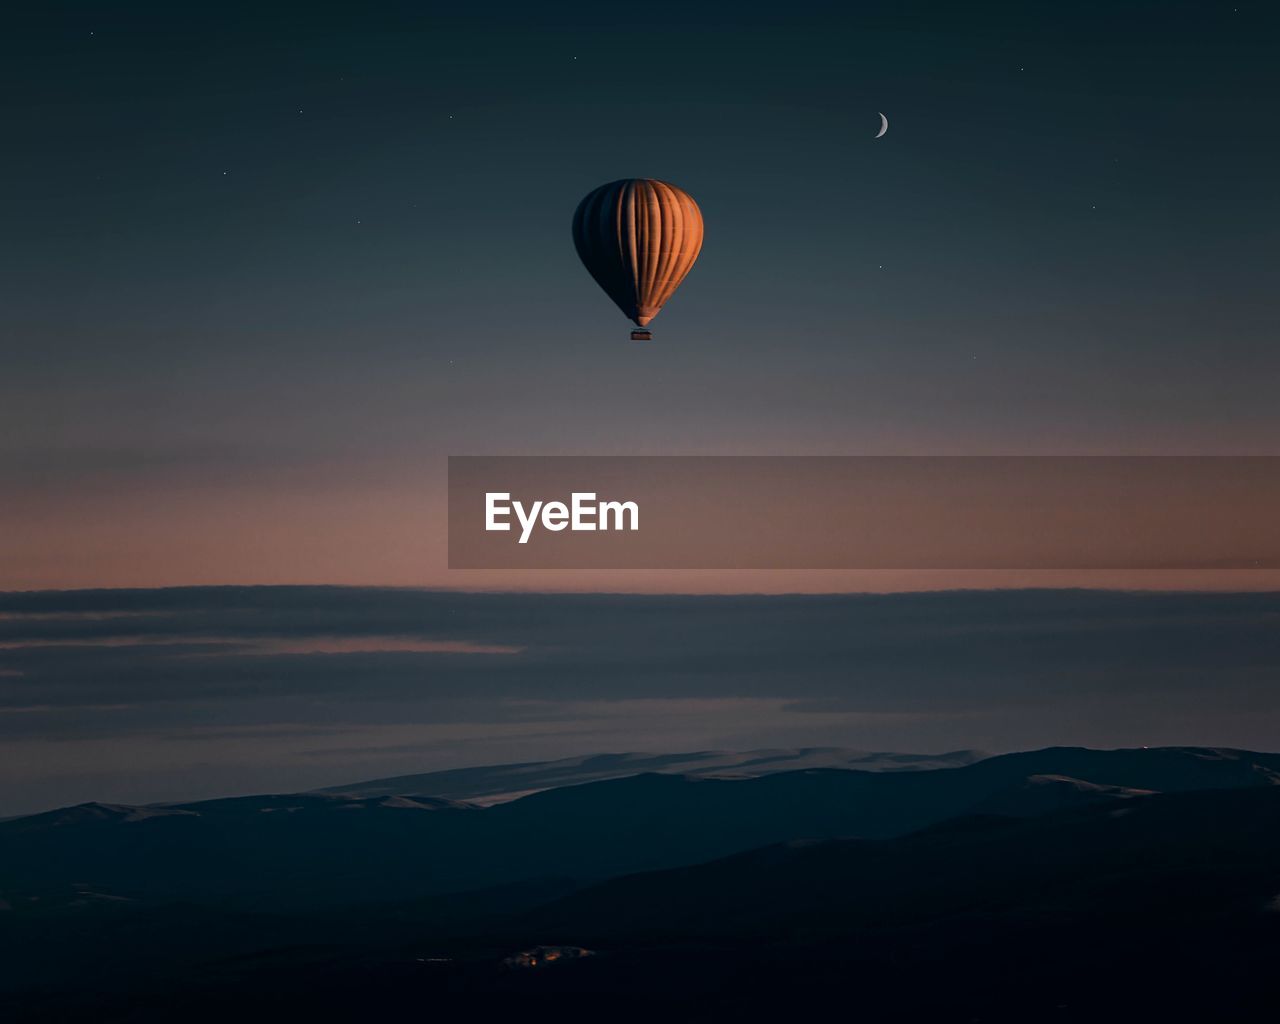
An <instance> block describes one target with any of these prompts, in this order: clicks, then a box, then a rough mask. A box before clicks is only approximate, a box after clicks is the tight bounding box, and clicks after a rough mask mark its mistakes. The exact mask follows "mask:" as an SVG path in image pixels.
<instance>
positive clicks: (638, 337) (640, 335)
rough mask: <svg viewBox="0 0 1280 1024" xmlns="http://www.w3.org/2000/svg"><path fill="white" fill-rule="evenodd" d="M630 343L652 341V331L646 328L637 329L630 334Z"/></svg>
mask: <svg viewBox="0 0 1280 1024" xmlns="http://www.w3.org/2000/svg"><path fill="white" fill-rule="evenodd" d="M631 340H632V341H653V331H651V330H649V329H648V328H647V327H638V328H636V329H635V330H634V331H632V332H631Z"/></svg>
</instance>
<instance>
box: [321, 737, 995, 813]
mask: <svg viewBox="0 0 1280 1024" xmlns="http://www.w3.org/2000/svg"><path fill="white" fill-rule="evenodd" d="M986 756H988V755H986V754H982V753H979V752H978V751H975V750H955V751H951V752H950V753H946V754H896V753H887V752H871V751H864V750H854V749H852V748H849V747H797V748H768V749H762V750H743V751H733V750H698V751H694V752H692V753H685V754H649V753H628V754H590V755H587V756H585V757H567V758H563V759H561V760H558V761H528V762H523V763H518V764H499V765H487V766H484V767H479V768H455V769H450V770H447V771H437V772H427V773H425V774H422V775H398V776H395V777H393V778H387V779H370V780H369V781H367V782H357V783H350V784H347V785H342V786H328V787H325V788H324V789H318V790H316V791H315V792H317V793H332V794H337V795H341V796H392V795H409V796H412V795H419V794H429V795H431V796H440V797H446V798H448V799H451V800H467V801H471V802H473V803H484V804H493V803H500V802H503V801H506V800H514V799H516V798H518V797H522V796H528V795H530V794H532V793H537V792H540V791H542V790H544V789H557V788H560V787H562V786H576V785H581V784H582V783H584V782H603V781H605V780H608V779H621V778H626V777H628V776H631V775H643V774H646V773H649V772H662V773H664V774H668V775H689V776H697V777H705V778H723V779H749V778H756V777H758V776H761V775H770V774H774V773H777V772H788V771H798V770H801V769H805V768H851V769H856V770H858V771H870V772H880V771H885V772H888V771H929V770H932V769H936V768H959V767H961V766H963V765H967V764H973V763H974V762H975V761H979V760H981V759H982V758H984V757H986Z"/></svg>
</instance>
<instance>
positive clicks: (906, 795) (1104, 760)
mask: <svg viewBox="0 0 1280 1024" xmlns="http://www.w3.org/2000/svg"><path fill="white" fill-rule="evenodd" d="M1278 780H1280V755H1274V754H1259V753H1251V752H1247V751H1234V750H1216V749H1201V748H1163V749H1153V750H1145V749H1144V750H1115V751H1096V750H1084V749H1079V748H1050V749H1047V750H1041V751H1034V752H1029V753H1023V754H1008V755H1002V756H999V757H992V758H988V759H985V760H980V761H977V762H975V763H973V764H970V765H967V766H965V767H960V768H942V769H936V770H931V771H906V772H869V771H855V770H845V769H805V770H802V771H794V772H785V773H777V774H770V775H763V776H759V777H755V778H745V779H733V778H731V779H724V778H710V777H702V776H691V775H665V774H647V775H635V776H630V777H627V778H622V779H613V780H608V781H604V782H593V783H583V784H579V785H573V786H566V787H562V788H558V789H552V790H547V791H544V792H540V793H536V794H534V795H532V796H528V797H524V798H522V799H519V800H513V801H510V802H506V803H500V804H497V805H495V806H490V807H485V808H481V807H477V806H474V805H470V804H464V803H460V802H456V801H449V800H446V799H443V798H438V797H436V798H427V797H403V796H371V797H362V796H342V795H326V794H314V793H311V794H290V795H283V796H263V797H241V798H231V799H224V800H212V801H202V802H198V803H190V804H176V805H166V806H163V807H152V808H127V807H119V806H108V805H99V804H90V805H83V806H82V807H79V808H68V809H64V810H60V811H53V812H48V813H47V814H42V815H34V816H30V817H27V818H19V819H14V820H10V821H7V822H0V849H3V851H4V857H3V863H2V864H0V899H4V900H6V901H7V902H8V903H9V904H10V905H11V906H13V907H16V908H20V909H23V910H24V911H30V912H35V910H36V909H38V907H39V906H42V905H61V904H62V903H65V902H66V900H67V899H68V898H69V896H68V894H69V893H74V892H79V891H91V892H93V893H95V894H97V895H98V897H100V898H115V899H117V900H127V901H131V902H133V903H135V904H139V905H147V906H154V905H162V904H165V903H174V902H185V903H190V904H197V903H199V904H205V905H211V906H230V907H243V908H254V909H277V910H289V909H296V908H299V907H309V908H316V907H332V906H343V905H356V904H361V903H369V902H373V901H379V900H408V899H416V898H421V897H427V896H439V895H443V894H447V893H457V892H462V891H465V890H468V889H480V888H486V887H492V886H499V885H505V884H512V883H517V882H521V881H523V880H528V879H539V878H557V879H571V880H573V881H575V882H577V883H578V884H589V883H592V882H595V881H600V880H603V879H607V878H611V877H615V876H618V875H621V874H628V873H634V872H641V871H649V870H654V869H660V868H667V867H675V866H678V865H687V864H693V863H697V862H700V861H707V860H712V859H715V858H719V857H724V856H727V855H730V854H733V853H738V852H741V851H744V850H749V849H752V848H755V847H762V846H767V845H770V844H775V843H780V842H786V841H789V840H795V839H832V838H842V837H861V838H866V839H876V838H889V837H894V836H901V835H904V834H906V833H908V832H912V831H916V830H919V829H922V828H926V827H928V826H930V825H934V824H936V823H938V822H942V821H945V820H947V819H950V818H955V817H958V816H963V815H967V814H974V813H984V812H985V813H991V812H993V811H998V812H999V813H1005V814H1007V813H1017V814H1022V815H1035V814H1040V813H1044V812H1046V811H1055V810H1058V809H1060V808H1062V807H1063V806H1073V805H1077V804H1084V805H1089V804H1093V803H1098V802H1101V803H1104V804H1112V803H1116V802H1117V801H1120V802H1125V803H1128V802H1131V801H1133V800H1135V799H1138V797H1139V791H1149V792H1180V791H1190V790H1202V789H1230V788H1239V787H1271V786H1274V785H1275V784H1276V783H1277V781H1278ZM59 894H61V895H59ZM41 900H43V901H45V902H44V903H43V904H42V903H41V902H40V901H41Z"/></svg>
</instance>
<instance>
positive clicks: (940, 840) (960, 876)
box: [532, 786, 1280, 946]
mask: <svg viewBox="0 0 1280 1024" xmlns="http://www.w3.org/2000/svg"><path fill="white" fill-rule="evenodd" d="M1278 899H1280V787H1275V786H1267V787H1255V788H1250V789H1238V790H1225V791H1224V790H1215V791H1198V792H1181V793H1167V794H1155V795H1150V796H1147V797H1144V798H1142V799H1132V800H1125V801H1123V802H1122V803H1118V804H1117V803H1101V804H1093V805H1089V806H1082V807H1077V808H1073V809H1069V810H1064V811H1058V812H1055V813H1050V814H1045V815H1039V816H1036V817H1027V818H1013V817H1000V816H994V815H974V816H969V817H963V818H958V819H952V820H950V821H948V822H946V823H944V824H940V825H935V826H933V827H931V828H927V829H923V830H921V831H918V832H914V833H911V834H908V835H906V836H900V837H896V838H892V839H871V840H867V839H844V840H827V841H817V842H814V841H799V842H790V843H784V844H778V845H774V846H770V847H765V848H762V849H757V850H752V851H748V852H745V853H742V854H735V855H733V856H731V857H727V858H723V859H720V860H716V861H712V862H708V863H703V864H698V865H692V866H686V867H680V868H674V869H668V870H665V871H658V872H649V873H644V874H639V875H632V876H627V877H623V878H618V879H613V880H610V881H608V882H604V883H601V884H599V885H596V886H591V887H587V888H584V889H580V890H578V891H577V892H574V893H572V894H569V895H567V896H565V897H563V898H562V899H560V900H559V901H557V902H555V903H553V904H552V905H551V906H549V907H546V908H543V909H541V910H539V911H537V912H535V913H534V914H533V919H532V921H533V923H532V927H533V928H534V929H535V930H536V931H537V933H538V934H540V935H548V936H550V941H574V942H584V943H589V944H597V943H598V944H608V945H615V946H616V945H619V944H626V943H633V942H636V941H637V940H641V939H645V940H651V939H653V938H654V937H656V936H661V937H664V938H666V939H670V938H673V937H678V938H679V939H680V940H682V941H689V940H691V939H702V940H705V939H727V938H732V939H734V940H735V941H742V940H747V939H749V940H756V939H762V938H765V937H767V938H768V939H769V940H770V941H772V942H779V941H788V940H796V939H802V940H803V941H805V942H811V941H813V940H814V939H815V938H816V937H818V936H822V937H824V938H827V939H831V938H835V937H838V936H845V937H848V936H853V935H859V934H863V933H865V932H866V931H868V930H874V929H878V928H884V927H888V926H892V927H894V928H908V927H910V928H939V927H945V928H948V929H954V928H955V927H956V922H957V921H961V920H964V919H966V918H967V919H969V920H973V919H974V918H976V917H981V918H983V919H984V920H985V922H986V925H985V926H989V925H990V923H991V922H992V921H994V920H997V919H1000V918H1002V917H1010V916H1014V917H1017V918H1019V919H1020V921H1021V923H1022V924H1028V923H1035V924H1036V925H1037V926H1048V925H1053V926H1068V925H1070V924H1071V923H1072V922H1079V921H1081V920H1086V919H1098V918H1101V917H1108V918H1112V919H1116V918H1119V917H1122V916H1123V917H1138V918H1146V919H1148V920H1149V921H1157V920H1167V919H1170V918H1179V919H1183V918H1187V917H1188V916H1191V915H1197V914H1205V915H1211V916H1221V917H1224V918H1229V917H1231V916H1235V915H1238V916H1242V917H1266V916H1267V915H1273V916H1274V917H1275V918H1276V921H1277V924H1280V913H1278V912H1280V902H1278Z"/></svg>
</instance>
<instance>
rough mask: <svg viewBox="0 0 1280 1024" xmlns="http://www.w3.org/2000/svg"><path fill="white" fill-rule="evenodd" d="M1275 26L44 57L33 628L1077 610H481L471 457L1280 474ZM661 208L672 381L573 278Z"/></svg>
mask: <svg viewBox="0 0 1280 1024" xmlns="http://www.w3.org/2000/svg"><path fill="white" fill-rule="evenodd" d="M1276 21H1277V19H1276V15H1275V13H1274V12H1273V11H1271V10H1269V9H1267V8H1266V6H1265V5H1262V4H1256V3H1255V4H1249V3H1241V4H1239V5H1233V4H1232V3H1223V4H1216V3H1179V4H1135V3H1085V4H1074V5H1065V6H1064V5H1048V4H1035V5H1027V4H1013V3H1010V4H985V5H982V6H981V7H980V8H979V9H975V8H974V7H973V6H972V5H956V4H949V3H934V4H925V3H915V4H912V3H907V4H902V3H892V4H889V3H884V4H815V3H805V2H799V3H788V4H778V5H769V6H767V7H764V6H760V7H757V6H755V5H750V4H745V5H737V6H736V7H735V8H734V9H733V14H732V18H731V20H730V19H728V18H727V17H726V13H725V11H724V10H719V11H716V10H713V9H712V8H711V6H710V5H708V6H706V7H703V6H702V5H691V4H664V3H648V4H644V5H632V6H620V5H599V4H585V3H571V4H558V5H555V4H553V5H528V4H507V3H501V4H487V5H481V6H474V7H472V8H469V9H467V10H459V9H457V8H455V7H452V6H450V7H448V8H447V9H446V8H445V7H443V6H442V5H436V4H409V3H404V4H379V5H365V6H363V7H361V6H351V5H333V6H330V5H325V4H306V5H290V4H274V5H270V6H269V7H264V6H263V5H249V4H219V5H216V6H202V7H198V8H197V7H192V6H190V5H172V4H153V5H149V4H130V5H123V6H121V7H119V8H115V9H113V8H104V7H102V6H101V5H94V4H87V3H80V4H53V5H40V7H39V9H33V10H29V11H26V12H23V13H11V14H9V15H8V16H7V18H6V31H4V32H3V33H0V51H3V52H2V53H0V58H2V59H0V78H2V79H3V88H0V107H2V108H3V121H4V124H5V129H6V130H5V142H6V145H5V151H6V152H5V159H4V160H3V161H0V184H2V187H0V209H2V210H3V231H0V264H2V267H0V269H2V270H3V279H4V281H5V282H6V286H5V288H4V298H3V302H0V344H3V356H4V372H3V373H0V481H3V488H2V491H3V501H2V502H0V589H3V590H14V589H22V588H45V587H85V586H104V587H116V586H154V585H171V584H202V583H285V582H288V583H314V582H325V583H358V584H397V585H429V586H450V587H456V586H467V587H475V586H479V587H511V586H519V587H525V588H532V589H539V588H586V589H609V590H617V589H642V590H646V589H647V590H696V589H711V590H717V589H718V590H738V589H744V590H797V589H803V590H827V589H848V588H858V587H865V588H870V589H912V588H918V587H927V586H953V585H957V584H959V585H971V586H974V585H976V586H990V585H997V586H998V585H1007V584H1009V583H1015V584H1027V583H1046V584H1057V583H1061V582H1064V580H1063V579H1062V577H1061V576H1053V575H1052V574H1040V575H1039V576H1036V577H1032V576H1028V575H1027V574H1013V575H1007V574H1006V575H998V574H985V575H984V574H966V575H955V574H951V575H945V576H943V575H940V574H932V575H931V574H920V573H913V574H883V573H882V574H874V575H867V574H848V573H845V574H835V573H827V574H824V573H809V574H785V573H783V574H735V575H719V576H713V575H707V574H690V573H682V574H671V573H667V574H642V573H632V574H625V575H619V574H606V575H601V574H598V573H597V574H579V575H576V576H575V575H552V574H537V575H534V576H531V575H529V574H524V575H518V576H513V575H510V574H507V575H504V574H476V573H466V574H463V573H457V572H455V573H450V572H449V571H448V570H447V569H446V568H445V538H444V533H443V527H444V481H445V458H446V456H448V455H450V454H454V455H458V454H563V453H582V454H629V453H644V454H697V453H720V454H739V453H741V454H762V453H769V454H774V453H795V454H879V453H884V454H890V453H891V454H917V453H918V454H926V453H928V454H952V453H975V454H976V453H984V454H986V453H1072V454H1077V453H1089V454H1116V453H1124V454H1167V453H1185V454H1198V453H1211V454H1245V453H1247V454H1277V453H1280V403H1278V402H1277V401H1276V383H1277V380H1280V346H1278V345H1277V344H1276V341H1275V339H1276V337H1277V335H1278V333H1280V332H1278V329H1280V322H1278V321H1280V317H1278V316H1277V304H1276V302H1275V300H1274V291H1275V285H1276V282H1275V253H1276V251H1277V241H1278V239H1277V217H1276V213H1277V209H1276V198H1275V182H1276V180H1277V179H1278V178H1280V166H1277V165H1278V163H1280V160H1278V157H1280V141H1278V138H1277V128H1276V119H1275V116H1274V108H1275V100H1276V98H1277V95H1278V94H1280V89H1278V88H1277V85H1278V84H1280V83H1278V81H1277V78H1278V77H1280V69H1278V68H1277V65H1276V62H1275V61H1274V59H1273V54H1272V49H1273V46H1274V38H1275V29H1276V28H1277V24H1276ZM879 111H883V112H884V113H885V114H886V115H887V116H888V118H889V120H890V125H891V127H890V130H889V132H888V134H887V135H886V136H885V137H884V138H883V139H879V140H875V139H874V138H873V136H874V135H875V133H876V130H877V128H878V126H879V117H878V112H879ZM630 176H652V177H659V178H663V179H668V180H670V181H673V182H675V183H677V184H679V185H680V186H682V187H683V188H685V189H687V190H688V191H689V192H690V193H691V194H692V195H693V196H694V197H695V198H696V199H697V201H698V202H699V204H700V205H701V207H702V210H703V213H704V216H705V218H706V245H705V248H704V250H703V253H702V257H701V259H700V261H699V263H698V265H697V266H696V267H695V269H694V270H693V272H692V274H691V275H690V277H689V279H688V280H687V282H686V283H685V285H684V287H683V288H682V289H681V291H680V292H679V293H678V294H677V296H676V298H675V299H674V300H673V301H672V303H671V304H670V305H669V306H668V308H667V309H666V310H665V311H664V312H663V314H662V316H661V317H659V318H658V319H657V321H656V322H655V323H654V329H655V342H654V343H653V344H652V345H649V346H637V345H631V344H628V343H627V342H626V340H625V339H626V336H627V326H628V325H627V323H626V321H625V320H624V319H623V318H622V317H621V315H620V314H619V313H618V312H617V310H616V309H615V308H614V307H613V306H612V305H611V303H610V302H609V301H608V300H607V299H606V298H605V297H604V295H603V294H602V293H600V291H599V290H598V289H597V288H596V286H595V285H594V284H593V283H592V282H591V280H590V279H589V278H588V277H587V275H586V273H585V272H584V271H583V270H582V268H581V267H580V265H579V264H578V262H577V259H576V256H575V254H574V251H573V246H572V244H571V242H570V237H569V222H570V218H571V216H572V212H573V209H574V207H575V205H576V203H577V201H578V200H579V198H580V197H581V196H582V195H583V194H585V193H586V192H587V191H589V190H590V189H591V188H593V187H595V186H596V185H598V184H600V183H601V182H604V181H608V180H610V179H613V178H618V177H630ZM1066 582H1077V583H1078V582H1089V583H1093V584H1097V585H1104V586H1110V585H1117V586H1132V585H1135V583H1136V584H1139V585H1143V586H1219V585H1220V586H1238V587H1256V586H1263V585H1268V586H1274V585H1276V582H1277V581H1276V580H1275V579H1274V578H1271V579H1270V580H1264V579H1263V578H1262V577H1261V576H1260V575H1258V574H1253V575H1250V574H1243V575H1239V574H1237V575H1236V576H1232V577H1230V578H1214V577H1209V576H1196V575H1194V574H1179V575H1176V576H1172V575H1168V574H1165V575H1159V576H1148V577H1146V578H1143V579H1140V580H1139V579H1135V578H1134V577H1132V576H1125V575H1123V574H1121V575H1119V576H1107V575H1101V574H1099V575H1094V576H1091V577H1090V578H1089V579H1088V580H1087V581H1082V580H1079V579H1075V580H1067V581H1066Z"/></svg>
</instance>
